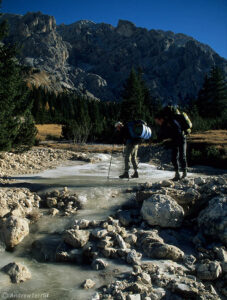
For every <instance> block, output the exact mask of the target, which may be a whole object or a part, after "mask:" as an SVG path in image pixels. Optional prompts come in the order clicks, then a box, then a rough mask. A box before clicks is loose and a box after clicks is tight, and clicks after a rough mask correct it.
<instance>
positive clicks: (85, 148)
mask: <svg viewBox="0 0 227 300" xmlns="http://www.w3.org/2000/svg"><path fill="white" fill-rule="evenodd" d="M47 146H48V147H51V148H54V149H64V150H70V151H75V152H83V153H88V152H93V153H111V152H114V153H116V152H122V151H123V146H122V145H114V146H113V145H106V144H66V143H64V144H63V143H49V144H47Z"/></svg>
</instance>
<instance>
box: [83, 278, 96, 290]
mask: <svg viewBox="0 0 227 300" xmlns="http://www.w3.org/2000/svg"><path fill="white" fill-rule="evenodd" d="M82 286H83V288H84V289H86V290H87V289H92V288H93V287H94V286H95V282H94V281H93V280H91V279H86V280H85V282H84V283H83V284H82Z"/></svg>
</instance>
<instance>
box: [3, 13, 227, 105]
mask: <svg viewBox="0 0 227 300" xmlns="http://www.w3.org/2000/svg"><path fill="white" fill-rule="evenodd" d="M5 19H7V20H8V22H9V25H10V32H9V36H8V37H7V38H6V40H5V42H6V43H8V42H17V43H18V44H19V45H21V46H22V49H21V53H20V61H21V63H22V64H25V65H27V66H30V67H32V72H30V74H31V75H30V77H29V81H30V82H31V83H33V84H34V85H36V86H39V85H44V86H46V87H48V88H50V89H53V90H57V91H61V90H63V89H72V90H75V91H77V92H79V93H82V94H85V95H88V96H89V97H94V98H99V99H101V100H119V99H120V94H121V90H122V87H123V84H124V82H125V80H126V78H128V75H129V72H130V70H131V68H132V67H133V66H134V67H135V68H138V67H139V68H140V69H141V70H142V72H143V75H144V79H145V81H146V82H147V85H148V87H149V89H150V91H151V94H152V95H153V96H155V97H159V98H160V99H162V100H163V101H169V100H173V101H177V100H182V99H184V98H186V97H194V96H196V95H197V93H198V91H199V90H200V88H201V86H202V84H203V80H204V76H205V74H207V73H208V72H209V71H210V68H211V67H212V66H213V65H217V66H219V67H220V68H221V69H222V70H223V71H224V73H225V74H227V60H226V59H224V58H222V57H220V56H219V55H218V54H217V53H216V52H215V51H213V50H212V49H211V48H210V47H209V46H208V45H205V44H202V43H200V42H198V41H196V40H195V39H193V38H192V37H189V36H187V35H184V34H181V33H179V34H174V33H173V32H171V31H162V30H147V29H145V28H139V27H136V26H135V25H134V24H133V23H131V22H129V21H124V20H119V22H118V25H117V27H114V26H112V25H109V24H105V23H100V24H96V23H94V22H91V21H86V20H82V21H78V22H75V23H73V24H70V25H64V24H61V25H59V26H57V25H56V21H55V19H54V17H51V16H47V15H43V14H42V13H40V12H38V13H27V14H26V15H24V16H21V15H13V14H3V15H2V16H1V17H0V22H1V21H2V20H5Z"/></svg>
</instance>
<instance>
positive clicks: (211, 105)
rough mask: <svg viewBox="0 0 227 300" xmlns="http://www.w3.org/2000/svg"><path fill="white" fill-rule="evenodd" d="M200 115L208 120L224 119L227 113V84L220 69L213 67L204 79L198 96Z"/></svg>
mask: <svg viewBox="0 0 227 300" xmlns="http://www.w3.org/2000/svg"><path fill="white" fill-rule="evenodd" d="M197 106H198V109H199V114H200V115H201V116H203V117H206V118H216V117H222V116H224V115H226V113H227V84H226V81H225V79H224V76H223V74H222V71H221V70H220V69H219V68H218V67H213V68H212V69H211V72H210V74H209V75H208V76H206V77H205V79H204V84H203V87H202V89H201V90H200V92H199V94H198V99H197Z"/></svg>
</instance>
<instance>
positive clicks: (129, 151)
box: [124, 144, 132, 172]
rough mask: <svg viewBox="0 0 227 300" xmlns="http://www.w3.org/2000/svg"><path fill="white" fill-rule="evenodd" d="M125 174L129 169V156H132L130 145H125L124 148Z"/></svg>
mask: <svg viewBox="0 0 227 300" xmlns="http://www.w3.org/2000/svg"><path fill="white" fill-rule="evenodd" d="M124 155H125V172H128V171H129V169H130V162H131V156H132V145H131V144H127V145H126V147H125V153H124Z"/></svg>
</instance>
